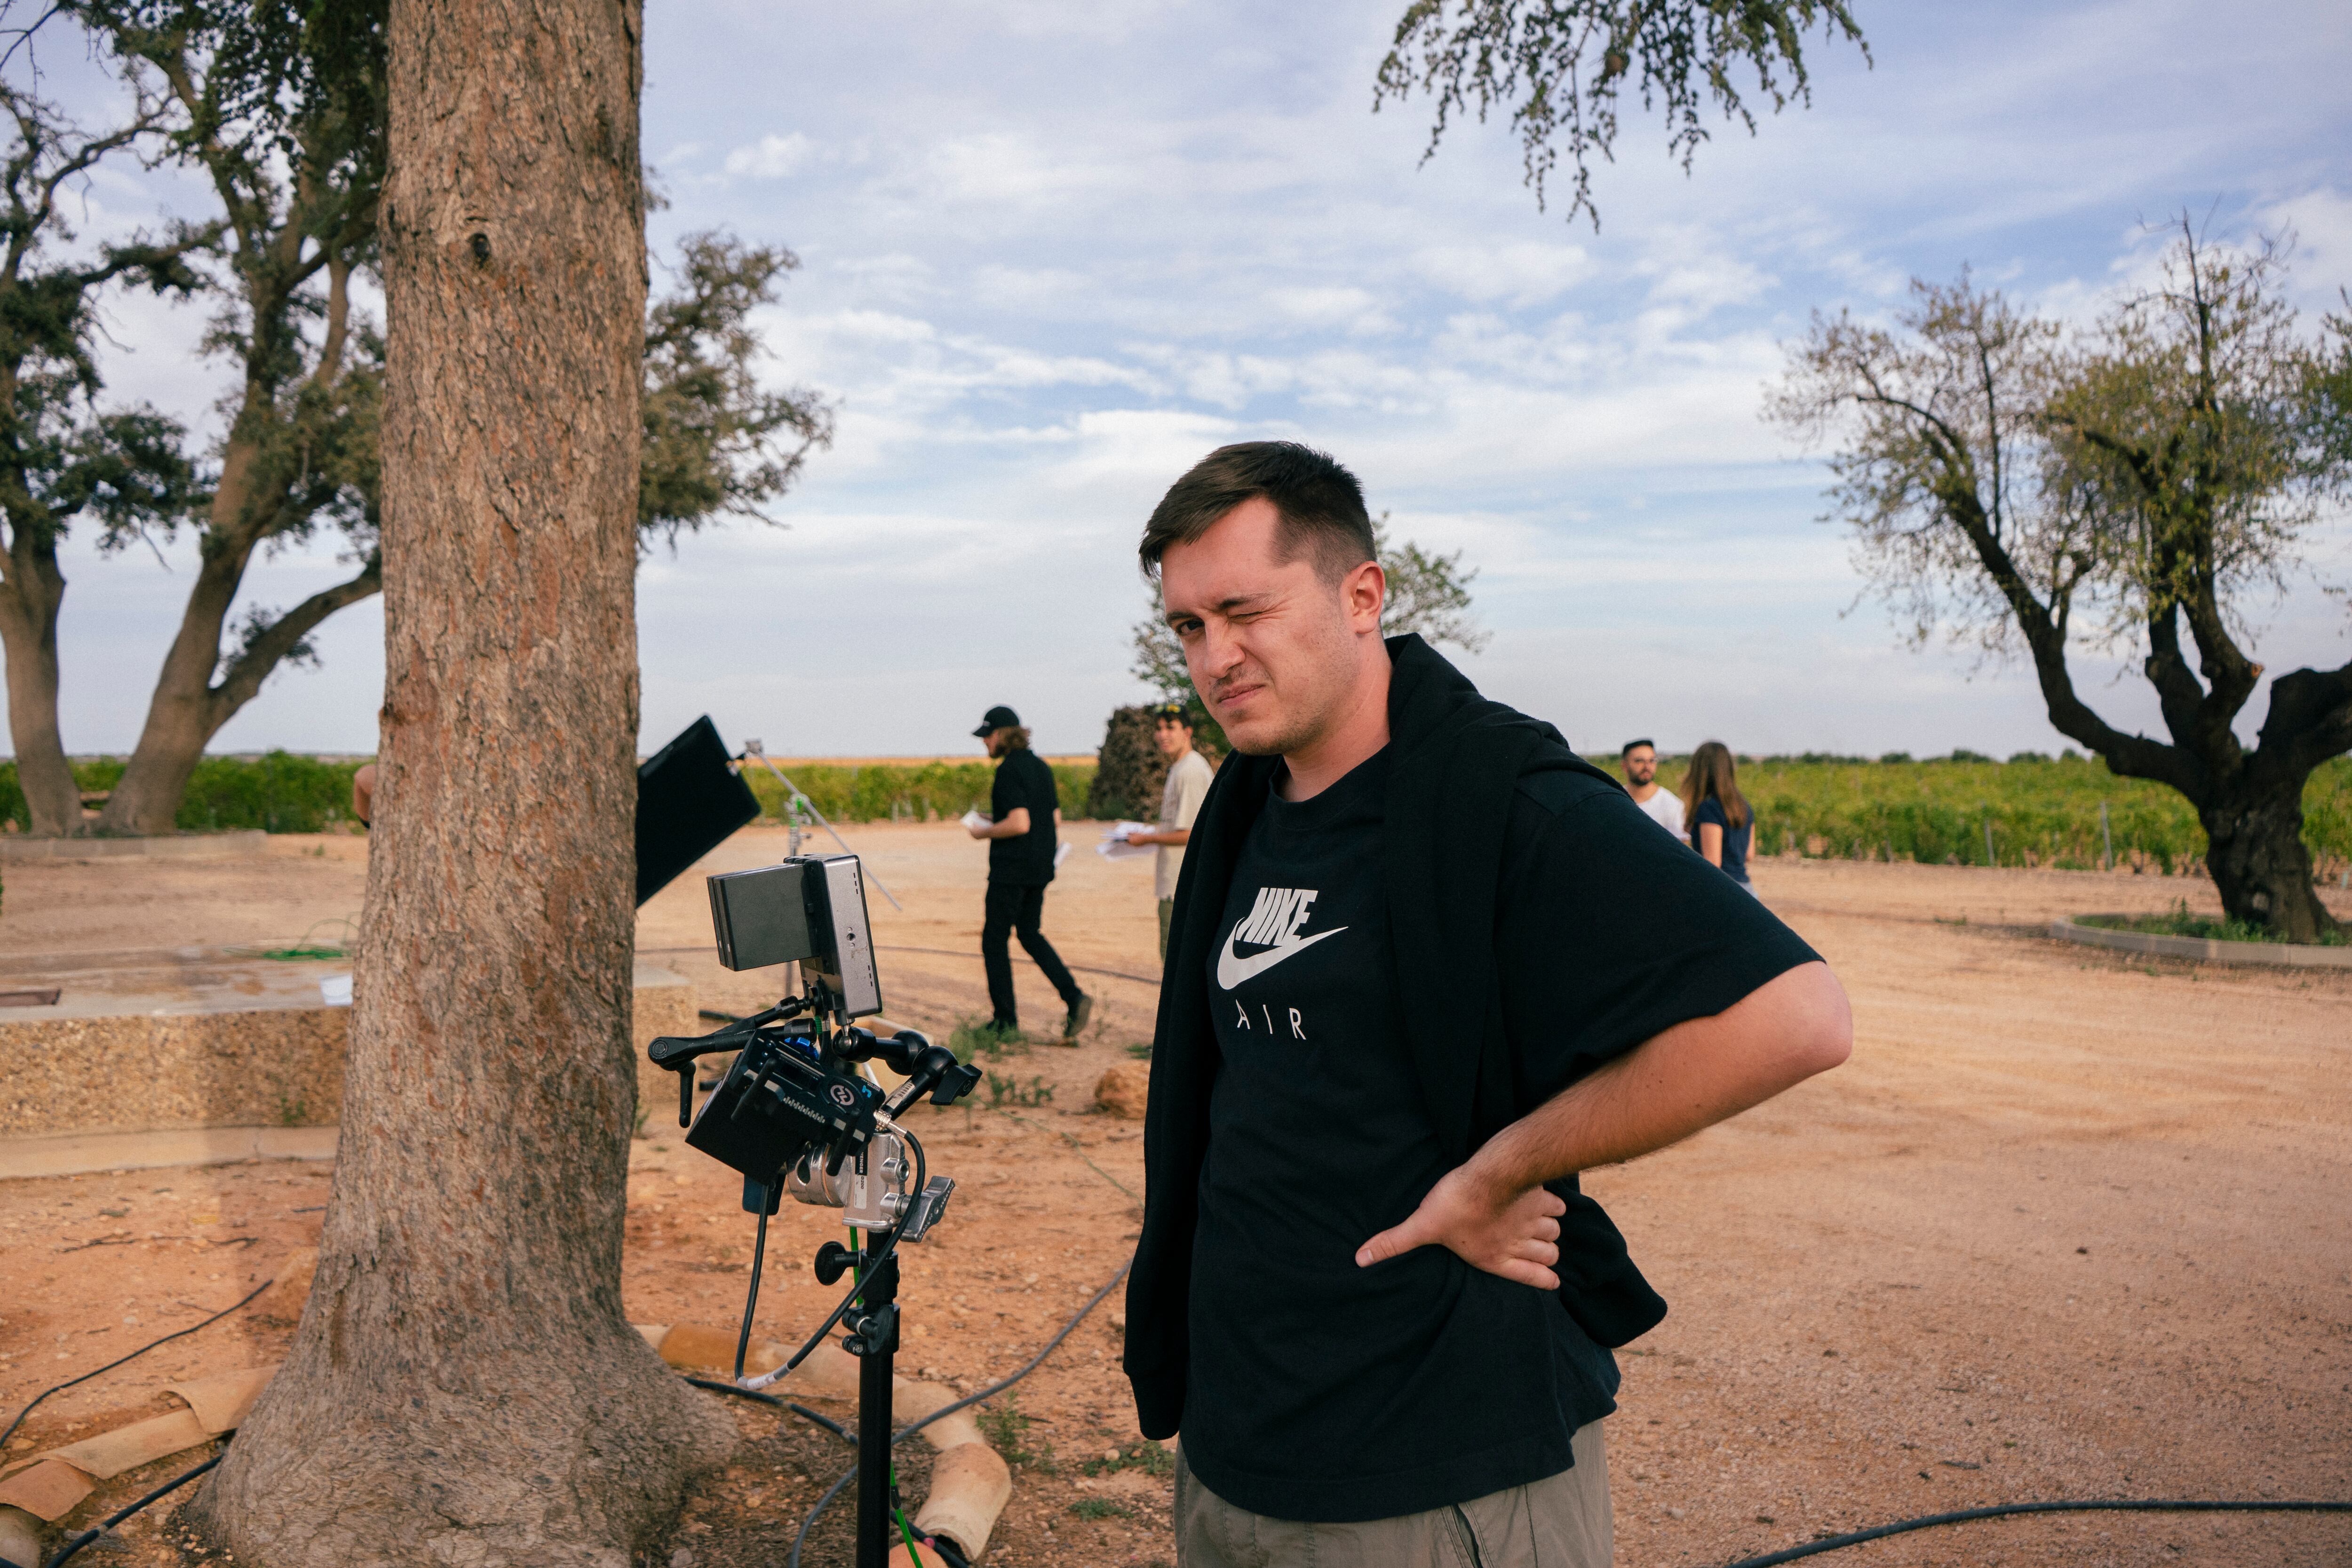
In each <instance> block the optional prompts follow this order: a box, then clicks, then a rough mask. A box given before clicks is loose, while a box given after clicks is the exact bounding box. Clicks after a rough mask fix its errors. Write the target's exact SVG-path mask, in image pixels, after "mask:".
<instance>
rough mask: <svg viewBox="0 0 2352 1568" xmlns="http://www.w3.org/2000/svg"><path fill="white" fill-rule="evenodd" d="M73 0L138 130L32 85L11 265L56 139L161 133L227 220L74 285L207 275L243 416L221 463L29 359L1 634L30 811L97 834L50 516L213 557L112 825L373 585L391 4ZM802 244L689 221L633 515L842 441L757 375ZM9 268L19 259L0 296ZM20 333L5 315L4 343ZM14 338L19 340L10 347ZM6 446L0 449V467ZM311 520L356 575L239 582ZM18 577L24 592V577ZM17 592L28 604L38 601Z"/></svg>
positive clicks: (718, 511)
mask: <svg viewBox="0 0 2352 1568" xmlns="http://www.w3.org/2000/svg"><path fill="white" fill-rule="evenodd" d="M70 16H71V18H72V20H73V21H74V22H76V23H78V24H79V25H80V26H83V27H84V28H86V29H88V32H89V37H90V40H91V42H92V43H93V44H94V45H95V46H96V47H97V48H98V49H99V50H100V52H101V53H102V54H103V55H104V56H105V58H109V59H111V60H115V61H117V62H119V63H120V65H121V70H122V75H123V79H124V92H125V95H126V98H127V100H128V102H129V108H128V109H127V110H126V119H125V121H124V124H125V126H126V128H127V129H126V130H125V131H124V132H122V133H121V135H115V136H114V137H113V139H112V140H108V139H107V136H108V135H112V134H113V133H104V134H100V133H87V134H86V133H80V132H71V128H69V127H65V126H64V125H63V123H62V121H58V120H57V118H56V116H55V115H54V113H49V114H47V118H43V117H42V112H41V111H42V106H40V105H38V104H37V103H32V102H30V101H29V100H25V102H24V104H23V108H24V112H22V113H20V114H19V116H18V123H19V130H18V134H17V138H16V140H17V143H18V147H17V149H16V153H15V156H16V164H13V165H10V166H12V167H19V166H20V173H19V176H18V181H17V184H18V187H19V201H18V206H19V208H20V209H21V210H20V211H19V212H18V213H17V214H16V230H17V231H18V232H19V233H20V234H22V235H23V236H25V240H24V242H23V243H22V244H20V246H19V247H18V251H19V252H21V253H22V254H21V255H19V256H18V257H17V258H16V262H15V265H16V268H17V270H18V271H19V272H21V271H23V269H24V268H25V267H26V266H27V265H30V264H31V263H30V262H29V261H28V260H27V259H26V258H37V256H38V255H39V253H40V252H39V247H40V246H41V244H42V243H43V242H44V241H45V240H46V241H49V242H57V241H60V240H62V239H63V238H65V237H66V236H65V235H64V232H63V229H62V226H61V221H60V219H59V217H58V214H57V211H56V207H55V202H54V200H53V197H45V196H44V195H43V192H44V189H52V190H53V187H54V184H55V183H56V181H57V180H58V179H69V178H71V177H72V175H73V174H75V173H76V172H78V169H79V165H76V164H73V163H71V162H70V160H69V159H67V158H66V157H65V154H64V153H61V152H60V151H59V149H60V148H61V147H65V146H67V145H68V142H69V143H70V144H71V145H72V146H79V145H82V144H83V143H88V144H89V145H90V146H91V147H93V148H94V149H96V153H94V154H93V155H97V154H102V153H106V152H109V151H110V150H112V149H114V148H116V147H118V146H121V145H126V144H127V142H128V141H129V140H136V139H137V138H141V137H143V138H144V139H145V141H144V142H143V143H142V144H143V145H145V146H146V147H147V148H148V149H149V150H150V153H151V155H152V156H168V157H170V158H173V159H174V160H176V161H178V162H179V163H182V164H183V165H184V166H187V167H190V168H192V169H194V170H195V171H197V172H199V173H200V174H203V175H204V176H205V180H206V182H207V184H209V185H210V186H211V189H212V191H213V194H214V196H215V200H216V201H217V203H218V204H219V211H220V214H221V216H219V217H218V218H216V219H215V220H214V221H213V222H211V223H210V224H208V225H206V226H203V227H201V228H191V229H187V230H185V231H184V232H178V233H175V234H173V236H172V237H170V240H169V242H168V243H165V244H146V243H144V242H142V243H140V244H138V245H134V246H131V247H123V248H121V249H120V250H119V251H110V252H107V253H104V254H103V255H102V256H101V258H100V259H99V260H98V261H96V262H94V263H91V264H89V265H86V266H83V267H81V268H79V271H73V272H70V276H73V277H75V278H79V279H82V282H81V284H80V285H79V287H80V290H81V296H94V291H95V290H96V289H99V288H100V287H101V286H102V285H103V284H105V283H106V282H107V281H109V280H110V279H113V278H115V277H117V276H120V275H122V274H124V273H126V272H127V273H130V274H132V275H134V276H136V277H138V278H140V279H145V280H148V281H152V282H155V283H157V284H158V286H162V285H163V284H164V283H166V282H169V283H171V284H173V285H175V286H177V287H180V288H182V289H201V290H203V291H204V292H205V293H207V294H209V295H210V296H211V297H212V298H213V299H214V300H215V301H216V303H217V306H218V310H217V313H216V316H215V323H214V328H213V331H212V332H211V333H210V335H209V337H208V338H207V340H206V347H207V349H208V350H209V351H210V352H212V353H215V354H217V355H219V356H220V357H222V358H223V359H225V360H226V361H227V362H228V363H229V364H230V365H231V366H232V367H233V371H234V377H233V382H232V384H231V387H230V388H229V390H228V391H227V393H226V395H224V397H223V399H222V404H221V406H222V410H223V413H224V416H225V426H226V428H225V430H224V432H223V434H222V436H221V438H220V440H219V442H218V444H217V446H216V447H215V449H214V450H213V451H212V452H211V453H210V454H209V455H208V457H207V456H206V455H203V454H199V453H197V452H194V451H192V450H190V449H189V443H188V441H187V438H186V437H185V434H184V432H182V431H181V430H180V429H179V428H178V426H174V425H172V424H170V423H169V422H168V421H164V420H162V419H160V418H159V417H158V416H152V415H151V414H146V413H144V412H142V411H133V412H132V413H130V414H120V415H115V416H110V420H101V419H100V418H99V417H98V416H97V415H95V414H94V413H92V412H90V411H89V408H88V406H87V405H88V403H89V397H90V395H92V394H93V393H94V392H95V390H96V381H95V373H94V371H93V370H92V369H91V367H90V365H89V360H88V356H87V354H86V353H80V351H79V349H73V350H72V353H70V354H68V358H67V359H65V360H60V359H58V352H60V351H59V350H58V348H57V346H56V345H55V344H52V345H51V346H50V347H49V348H48V349H46V350H42V351H41V352H42V353H47V354H48V358H47V359H46V360H41V359H36V360H34V361H30V362H26V363H27V366H28V368H27V369H26V373H25V375H24V376H23V377H20V379H21V380H23V381H24V382H25V386H26V394H25V395H26V398H27V399H30V401H26V402H25V405H24V406H25V416H26V418H28V419H31V420H33V421H34V424H35V425H36V426H38V430H39V431H41V432H47V434H45V435H44V434H38V433H28V435H27V436H26V442H27V443H28V446H27V452H28V453H29V456H28V457H27V458H26V462H27V463H30V464H31V467H30V468H26V466H25V464H22V463H20V464H19V465H18V468H19V471H20V474H21V475H22V476H23V479H22V482H19V483H17V484H16V485H15V486H14V487H13V488H14V490H15V491H16V493H17V494H18V495H20V496H22V497H24V498H26V499H25V501H24V504H21V505H18V506H16V507H15V509H14V510H11V511H9V512H8V514H7V515H8V517H9V520H10V521H9V527H10V536H9V543H10V544H11V545H12V546H13V547H15V552H16V553H21V554H23V555H24V556H25V557H26V560H25V563H24V564H23V566H22V567H18V566H16V565H15V564H14V563H13V560H14V557H13V555H12V564H11V565H10V566H9V567H8V568H7V570H6V576H5V579H0V639H5V646H0V651H5V657H6V661H7V670H8V679H9V683H10V697H11V704H10V706H11V714H12V721H13V723H14V725H15V728H16V755H17V757H18V760H19V768H20V773H21V774H22V776H23V777H24V779H25V782H26V795H27V796H28V799H29V800H31V801H32V802H34V803H35V805H34V828H35V831H37V832H44V833H69V832H77V831H79V830H80V828H81V823H80V812H79V797H78V795H76V793H75V792H74V790H73V787H72V776H71V774H70V773H69V771H68V768H67V765H66V760H65V747H64V742H63V739H62V737H61V735H60V734H59V733H58V726H57V723H56V710H57V689H58V669H57V659H56V649H55V642H56V637H55V629H56V618H57V606H58V599H59V598H60V597H61V595H62V593H63V578H62V575H61V574H58V572H57V570H56V540H57V537H58V534H59V533H60V532H61V531H63V529H64V528H65V527H66V526H68V524H69V523H70V522H71V521H73V519H74V516H75V515H76V514H77V513H78V512H79V513H86V514H88V515H89V517H90V518H91V519H92V520H93V521H96V522H97V523H98V524H99V525H100V545H101V548H103V549H105V550H107V551H108V552H121V551H124V550H127V549H130V548H131V547H132V546H134V545H135V544H137V543H139V542H150V543H155V542H159V541H164V540H169V539H171V538H173V537H174V536H176V535H177V534H178V532H179V531H180V529H182V528H183V527H185V528H187V529H189V530H190V531H193V533H194V538H195V542H196V545H197V561H196V569H195V572H194V576H193V578H192V580H191V581H190V583H189V586H188V593H187V598H186V600H185V603H184V606H183V609H182V613H181V617H180V624H179V626H178V628H177V631H176V634H175V636H174V637H173V640H172V642H171V645H170V647H169V648H168V650H167V651H166V653H165V655H164V658H163V664H162V667H161V668H160V669H159V671H158V673H157V678H156V682H155V687H154V690H153V692H152V696H151V698H150V700H149V704H148V710H147V715H146V719H145V721H144V723H143V724H142V729H141V731H140V736H139V741H138V744H137V746H136V748H135V749H134V750H133V752H132V753H131V759H130V762H129V764H128V765H127V767H126V768H125V770H124V772H123V774H122V777H121V781H120V782H119V783H118V784H117V785H116V786H115V789H114V791H113V795H112V798H111V799H110V800H109V802H108V803H107V806H106V809H105V811H104V813H103V814H102V815H101V816H100V820H99V822H98V824H97V831H99V832H100V833H109V834H115V833H120V834H149V833H164V832H169V831H171V828H172V826H173V817H174V816H175V815H176V814H177V812H178V809H179V805H180V801H181V798H182V796H183V795H184V793H185V791H186V787H187V782H188V779H189V777H190V775H191V774H192V773H194V769H195V766H196V763H198V761H199V760H201V758H202V756H203V753H204V749H205V745H206V744H208V743H209V742H211V740H212V739H213V737H214V736H215V735H216V734H217V733H218V732H219V731H220V729H221V727H222V726H223V725H225V724H226V723H227V722H228V721H230V720H231V719H232V718H234V717H235V716H236V714H237V713H238V712H239V711H241V710H243V709H244V708H245V707H246V705H247V704H248V703H249V702H251V701H252V700H254V699H255V698H256V697H257V696H258V695H259V693H260V691H261V689H262V687H263V684H264V683H265V682H266V681H267V680H268V679H269V677H270V676H271V675H272V674H274V673H275V672H276V671H277V670H278V669H280V668H285V667H286V666H287V665H289V664H300V663H304V662H310V661H313V660H314V659H315V655H314V653H313V650H312V646H311V637H312V635H313V634H314V633H315V632H316V631H317V630H318V628H319V627H320V625H322V624H323V623H324V622H325V621H326V620H327V619H328V617H330V616H332V615H334V614H335V613H336V612H338V611H340V610H341V609H344V608H346V607H348V606H350V605H354V604H357V603H359V602H361V601H362V600H364V599H366V598H368V597H370V596H372V595H374V594H376V593H377V592H378V591H379V590H380V588H381V586H382V582H383V577H382V568H381V563H380V559H379V553H378V537H377V505H378V502H377V496H378V492H379V486H380V480H379V475H378V457H377V445H378V434H377V426H378V420H379V417H380V414H379V405H380V402H381V395H382V378H383V342H382V339H381V337H380V335H379V334H378V332H377V331H376V330H375V329H374V326H373V323H372V322H370V321H368V320H367V319H366V317H365V314H364V312H363V311H362V310H361V309H360V308H359V300H360V299H361V298H362V296H363V293H364V286H365V284H366V282H367V281H368V280H369V279H371V278H372V276H373V273H374V272H375V270H376V223H377V203H378V199H379V196H380V194H381V187H382V183H383V73H384V58H383V29H384V14H383V5H382V4H381V3H380V0H377V3H369V0H355V3H353V4H351V5H331V6H293V5H278V4H271V5H252V4H248V3H246V0H87V3H85V4H83V5H78V6H76V7H73V8H71V11H70ZM60 138H65V141H62V142H61V141H60ZM77 138H78V139H77ZM42 180H48V181H49V182H50V186H49V187H43V186H42V185H41V184H40V182H41V181H42ZM28 182H29V184H28ZM45 204H46V205H45ZM167 264H168V265H167ZM5 265H8V263H7V262H5V261H0V266H5ZM798 265H799V262H798V259H797V258H795V257H793V254H792V253H791V252H790V251H788V250H785V249H782V248H781V247H757V246H750V245H745V244H743V243H742V242H740V241H738V240H735V239H732V238H730V237H727V236H724V235H719V234H698V235H692V236H689V237H687V239H686V240H685V241H684V242H683V245H682V247H681V257H680V261H679V265H678V267H677V272H676V277H677V283H676V287H675V288H674V289H672V290H671V291H669V292H668V293H667V294H666V295H665V297H664V298H662V299H661V300H657V301H656V302H655V303H654V305H653V306H652V308H651V310H650V311H649V314H648V318H647V322H646V356H645V363H644V374H645V380H646V395H645V399H644V451H645V465H644V470H643V472H642V473H641V474H640V476H639V481H638V506H637V512H638V521H639V524H640V527H641V528H642V530H643V531H644V536H645V538H646V540H647V541H651V540H653V539H656V538H667V539H669V540H670V541H672V542H675V541H676V538H677V534H678V532H680V531H691V530H693V529H696V528H698V527H700V526H701V525H702V524H703V523H705V522H706V521H710V520H711V519H713V518H716V517H719V516H720V515H722V514H730V513H731V514H736V515H746V516H755V517H757V516H762V515H763V514H762V512H761V506H762V505H763V503H766V502H768V501H771V500H774V499H775V498H777V497H779V496H781V495H782V493H783V492H784V491H785V490H786V489H788V488H789V487H790V486H791V485H792V484H793V481H794V480H795V479H797V478H798V476H799V473H800V469H801V467H802V464H803V461H804V460H805V458H806V455H807V453H808V452H809V451H810V450H811V449H812V448H813V447H818V446H822V445H824V444H825V443H826V442H827V441H829V440H830V438H831V435H832V419H833V413H832V409H831V407H830V405H828V404H827V403H826V401H825V400H824V398H823V397H821V396H820V395H817V394H815V393H814V392H811V391H809V390H807V389H806V388H787V389H784V390H782V391H773V390H769V389H767V388H765V387H763V386H762V385H761V382H760V378H759V374H758V361H759V358H760V354H761V345H760V342H759V340H758V337H757V335H756V334H755V333H754V332H753V331H751V327H750V318H751V313H752V312H753V311H754V310H757V309H758V308H759V307H760V306H761V305H764V304H768V303H772V301H773V300H775V298H776V290H777V288H778V286H779V284H780V283H781V281H782V279H783V277H784V276H785V275H786V274H787V273H789V272H790V271H791V270H792V269H793V268H795V267H797V266H798ZM159 267H162V268H165V270H164V271H161V272H159V271H158V270H157V268H159ZM66 276H68V272H65V271H60V270H59V269H58V268H56V267H51V268H49V270H48V272H47V273H45V274H43V279H46V281H41V280H39V279H37V280H36V281H37V282H39V284H40V286H41V287H43V288H46V289H48V290H49V291H50V292H51V293H54V292H55V289H56V288H57V286H58V280H59V279H62V278H64V277H66ZM27 287H28V288H30V287H31V285H29V284H28V286H27ZM7 288H8V279H7V277H5V276H0V291H5V289H7ZM20 292H21V290H20ZM78 297H80V296H78ZM76 309H79V310H81V312H82V314H81V315H80V316H79V317H73V316H72V315H71V312H70V311H69V312H68V317H69V318H70V319H69V320H68V321H66V322H65V326H64V327H63V328H61V329H59V330H62V331H65V337H64V338H63V339H61V340H59V341H60V342H64V343H65V344H66V345H67V347H68V349H71V348H72V345H73V344H74V343H78V342H79V341H80V337H77V336H76V334H77V333H79V334H80V336H81V337H86V336H87V333H88V331H89V323H88V321H87V315H88V307H87V305H84V306H78V307H76ZM6 331H7V328H6V326H5V323H0V338H5V335H6ZM17 336H18V337H19V338H23V337H24V336H25V334H24V333H23V332H22V331H19V332H18V334H17ZM51 336H52V337H55V336H56V332H54V331H53V332H52V333H51ZM17 352H19V353H20V355H21V353H29V352H33V351H32V349H30V348H23V349H20V350H19V351H17ZM6 353H8V350H7V345H6V343H5V342H0V361H5V357H6ZM76 354H78V355H79V358H74V357H73V356H74V355H76ZM45 364H58V365H66V366H67V367H68V368H69V369H71V370H72V371H73V372H74V376H69V377H66V378H64V379H60V378H59V377H58V376H57V375H53V374H52V375H48V376H47V379H46V380H44V379H41V378H42V376H43V374H45V373H44V372H43V368H42V367H43V366H44V365H45ZM0 374H5V364H0ZM76 377H78V378H79V379H76ZM76 389H79V390H78V392H76ZM68 392H76V395H77V396H78V397H79V403H78V404H76V405H75V407H76V409H78V410H79V413H78V414H77V415H76V420H75V421H69V422H68V426H60V425H59V424H58V420H59V418H60V417H62V416H63V415H64V413H65V412H70V410H68V409H67V407H66V405H65V404H62V403H59V402H58V398H59V397H61V396H64V395H65V394H67V393H68ZM5 462H6V457H5V452H0V467H5ZM45 464H46V465H47V466H46V467H44V465H45ZM158 464H160V465H162V466H161V467H158V466H157V465H158ZM142 465H143V466H142ZM53 469H54V470H56V472H54V473H53V472H51V470H53ZM7 488H8V487H7V486H6V485H5V479H0V489H7ZM85 492H86V493H85ZM36 500H37V504H36ZM0 506H5V501H0ZM19 519H23V520H25V521H21V522H20V521H17V520H19ZM320 539H326V540H332V541H333V542H335V543H336V544H337V546H338V553H339V554H340V556H341V560H342V563H343V564H344V567H345V568H346V570H347V571H348V575H347V576H345V577H344V578H343V579H342V580H341V581H340V582H336V583H332V584H329V585H328V586H326V587H324V588H321V589H320V590H319V591H318V592H316V593H314V594H312V595H310V596H309V597H307V598H305V599H303V600H302V601H301V602H300V603H299V604H296V605H291V606H287V607H283V608H278V607H268V606H262V605H254V604H251V603H249V602H247V601H245V600H244V599H243V598H242V597H241V595H243V593H244V588H245V583H246V577H247V573H248V571H249V569H250V567H251V565H252V563H253V562H254V561H255V560H256V559H257V557H260V556H263V555H265V554H267V553H268V552H274V551H280V550H286V549H289V548H296V547H300V546H302V545H305V544H307V543H310V542H314V541H318V540H320ZM20 580H21V581H22V582H23V583H24V584H26V586H25V589H24V592H23V593H22V594H16V584H17V583H18V582H19V581H20ZM11 595H15V598H16V599H21V600H22V601H23V602H24V609H23V613H22V614H16V613H15V609H16V606H15V599H12V598H11ZM20 632H21V635H19V633H20ZM20 645H21V648H20Z"/></svg>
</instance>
